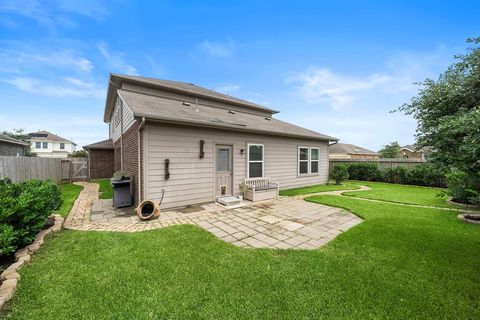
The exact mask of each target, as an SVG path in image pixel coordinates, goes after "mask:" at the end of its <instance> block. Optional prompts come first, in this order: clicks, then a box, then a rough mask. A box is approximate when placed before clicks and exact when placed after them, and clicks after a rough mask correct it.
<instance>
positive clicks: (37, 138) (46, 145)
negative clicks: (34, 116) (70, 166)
mask: <svg viewBox="0 0 480 320" xmlns="http://www.w3.org/2000/svg"><path fill="white" fill-rule="evenodd" d="M28 135H29V137H30V139H29V141H30V144H31V145H30V149H31V152H32V153H35V154H36V155H37V157H45V158H67V157H68V155H69V154H71V153H73V152H74V151H75V147H76V144H75V143H74V142H72V141H70V140H68V139H65V138H62V137H59V136H57V135H55V134H53V133H50V132H48V131H37V132H32V133H29V134H28Z"/></svg>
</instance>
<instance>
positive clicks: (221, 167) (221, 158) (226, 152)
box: [217, 149, 230, 171]
mask: <svg viewBox="0 0 480 320" xmlns="http://www.w3.org/2000/svg"><path fill="white" fill-rule="evenodd" d="M217 171H230V149H218V150H217Z"/></svg>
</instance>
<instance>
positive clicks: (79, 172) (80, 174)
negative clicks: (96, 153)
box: [71, 158, 88, 180]
mask: <svg viewBox="0 0 480 320" xmlns="http://www.w3.org/2000/svg"><path fill="white" fill-rule="evenodd" d="M71 172H72V180H87V179H88V158H71Z"/></svg>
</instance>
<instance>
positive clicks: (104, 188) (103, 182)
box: [90, 179, 113, 199]
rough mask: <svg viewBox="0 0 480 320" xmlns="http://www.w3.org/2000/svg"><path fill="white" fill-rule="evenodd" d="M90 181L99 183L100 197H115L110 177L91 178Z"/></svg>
mask: <svg viewBox="0 0 480 320" xmlns="http://www.w3.org/2000/svg"><path fill="white" fill-rule="evenodd" d="M90 182H94V183H98V185H99V186H100V189H99V191H100V199H112V198H113V189H112V184H111V182H110V179H96V180H91V181H90Z"/></svg>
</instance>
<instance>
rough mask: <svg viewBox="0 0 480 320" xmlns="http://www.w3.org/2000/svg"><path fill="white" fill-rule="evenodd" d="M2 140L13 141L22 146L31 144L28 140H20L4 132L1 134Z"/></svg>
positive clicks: (0, 139) (12, 142) (0, 138)
mask: <svg viewBox="0 0 480 320" xmlns="http://www.w3.org/2000/svg"><path fill="white" fill-rule="evenodd" d="M0 141H3V142H8V143H11V144H18V145H22V146H28V145H29V144H30V143H28V142H25V141H22V140H18V139H15V138H12V137H9V136H6V135H4V134H0Z"/></svg>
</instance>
